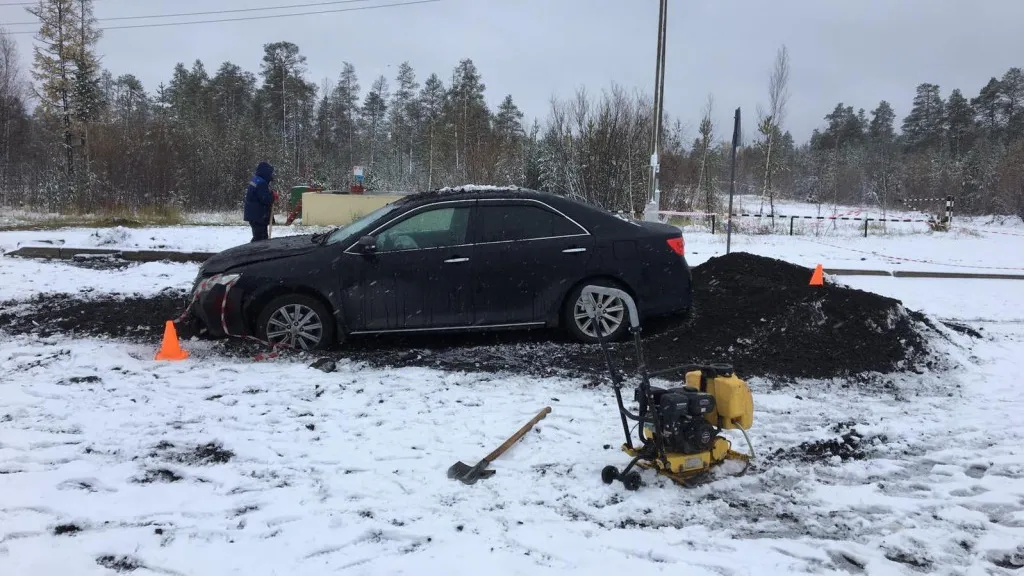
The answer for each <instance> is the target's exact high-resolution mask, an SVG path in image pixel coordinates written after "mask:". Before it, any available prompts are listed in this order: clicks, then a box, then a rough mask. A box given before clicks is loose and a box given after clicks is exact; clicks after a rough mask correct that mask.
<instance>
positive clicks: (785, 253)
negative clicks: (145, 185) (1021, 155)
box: [0, 226, 1024, 576]
mask: <svg viewBox="0 0 1024 576" xmlns="http://www.w3.org/2000/svg"><path fill="white" fill-rule="evenodd" d="M281 230H282V231H283V228H281ZM301 231H302V230H301V229H296V230H295V232H296V233H298V232H301ZM999 231H1009V232H1014V233H1019V234H1024V229H1021V228H1016V229H1015V228H1011V227H1003V228H1000V229H999ZM92 232H93V231H92V230H58V231H46V232H38V233H26V232H2V233H0V248H2V249H3V250H5V251H6V250H11V249H13V248H15V247H17V245H18V244H19V243H26V242H35V241H39V240H64V241H65V242H67V244H68V245H72V244H73V245H76V246H80V245H99V244H98V243H101V242H106V243H105V244H103V245H123V246H126V247H128V246H131V247H145V248H158V247H159V246H156V245H154V244H163V245H164V247H174V248H184V249H191V250H209V249H221V248H226V247H228V246H230V245H232V244H237V243H242V242H245V241H247V240H248V231H247V229H244V228H241V227H237V228H235V227H226V226H218V227H209V228H198V227H187V228H178V229H152V230H128V231H124V232H121V231H116V230H101V231H99V234H98V236H95V237H94V236H92ZM954 234H956V233H954ZM812 239H813V240H815V241H818V240H822V241H825V240H826V239H825V238H809V237H804V238H798V237H793V238H789V237H786V236H760V235H759V236H747V237H739V238H736V237H734V239H733V248H734V250H745V251H751V252H755V253H759V254H764V255H767V256H773V257H777V258H783V259H786V260H790V261H793V262H797V263H800V264H804V265H814V264H816V263H817V262H819V261H821V262H822V263H823V264H825V265H827V266H834V267H839V266H842V267H853V266H854V265H857V264H858V263H859V264H860V265H861V266H862V267H865V268H868V267H884V268H886V269H892V268H894V267H895V266H897V264H896V263H895V262H892V261H889V260H886V259H885V258H883V257H881V256H878V255H870V254H857V253H854V252H850V249H851V248H855V249H858V250H862V251H865V252H871V251H878V252H882V251H884V252H885V253H886V254H887V255H891V256H907V255H910V256H912V257H915V258H917V259H926V260H932V261H935V262H943V263H952V264H958V265H964V264H966V265H972V266H978V267H980V266H999V267H1014V266H1024V262H1022V259H1021V256H1020V255H1021V254H1024V251H1021V248H1024V246H1022V245H1021V244H1020V243H1021V242H1022V240H1020V239H1019V238H1018V237H1016V236H1012V235H1002V234H998V235H997V234H987V235H986V234H983V235H982V236H980V237H976V236H973V235H970V234H964V235H963V236H962V237H960V238H957V237H955V236H954V235H952V234H951V235H939V234H934V235H920V236H912V237H895V236H894V237H887V238H885V239H880V238H868V239H866V240H865V239H857V238H856V236H855V235H850V236H849V237H843V238H841V239H837V238H832V241H834V242H830V243H834V244H835V246H838V247H839V248H830V247H827V246H822V245H821V244H813V243H810V242H809V241H810V240H812ZM110 240H113V243H110V242H109V241H110ZM88 242H96V243H97V244H87V243H88ZM737 242H740V243H737ZM963 242H971V244H970V245H968V246H963V247H958V246H960V244H961V243H963ZM687 249H688V252H689V253H690V254H691V256H690V258H691V261H692V262H693V263H694V264H698V263H700V262H702V261H704V260H706V259H707V258H709V257H711V256H713V255H715V254H718V253H724V237H723V236H721V235H718V236H717V237H711V235H710V234H706V235H701V234H688V235H687ZM861 257H864V258H867V259H866V260H860V258H861ZM899 266H905V267H907V268H911V265H910V264H899ZM196 267H197V266H196V265H194V264H167V263H153V264H143V265H138V266H132V267H129V268H126V269H123V270H91V269H86V268H82V267H78V266H74V265H71V264H64V263H47V262H37V261H30V260H20V259H15V258H11V257H9V256H4V255H0V277H2V278H3V282H2V283H0V300H5V299H8V298H27V297H29V296H32V295H35V294H38V293H41V292H54V291H60V292H78V291H82V290H87V291H92V292H93V293H132V292H143V293H155V292H158V291H160V290H162V289H165V288H167V287H187V286H188V284H189V283H190V282H191V280H192V278H193V276H194V274H195V271H196ZM913 269H926V268H925V266H924V265H923V264H919V263H914V264H913ZM936 269H942V270H947V269H949V268H947V267H940V268H936ZM841 280H842V282H843V283H845V284H849V285H851V286H853V287H856V288H862V289H867V290H871V291H875V292H879V293H881V294H886V295H891V296H894V297H897V298H900V299H903V300H904V301H905V302H906V303H907V304H908V305H909V306H910V307H911V308H916V309H921V310H923V311H924V312H926V313H928V314H930V315H933V316H936V317H940V318H946V319H959V320H962V321H964V323H966V324H968V325H970V326H972V327H974V328H975V329H979V330H981V332H982V334H983V338H982V339H981V340H977V341H972V340H970V339H969V338H968V337H967V336H964V335H961V334H958V333H956V332H952V331H950V332H949V334H948V337H949V342H947V343H945V344H944V346H946V347H947V348H948V349H949V350H950V351H951V353H953V354H954V355H955V357H956V358H957V359H959V360H960V361H961V362H962V363H963V365H964V368H963V369H962V370H959V371H956V372H952V373H925V374H909V375H901V376H893V377H889V378H884V379H883V381H882V383H881V385H880V384H879V383H878V382H862V381H859V380H854V381H845V380H840V379H836V380H833V381H805V382H798V383H781V382H771V381H767V380H764V379H758V378H755V379H752V380H751V382H750V383H751V386H752V388H753V390H754V394H755V410H756V413H755V424H754V428H753V429H752V430H751V432H750V434H751V439H752V441H753V443H754V448H755V452H756V456H757V457H756V465H755V466H754V468H753V469H752V470H750V471H748V473H747V474H746V475H745V476H743V477H737V478H723V479H721V480H718V481H717V482H714V483H711V484H709V485H705V486H702V487H700V488H697V489H693V490H685V489H682V488H678V487H675V486H673V485H670V484H668V483H666V482H665V481H663V480H661V479H659V478H658V477H657V476H655V475H654V474H652V473H649V472H647V473H644V481H645V485H644V486H643V487H642V488H641V489H640V490H639V491H637V492H627V491H625V490H624V489H623V488H622V486H621V484H613V485H611V486H607V485H604V484H603V483H602V482H601V480H600V471H601V468H602V467H603V466H605V465H607V464H614V465H618V466H622V465H624V464H625V463H626V462H627V460H628V459H627V457H626V455H625V454H623V453H622V452H620V451H619V450H618V446H619V445H620V444H621V442H622V430H621V426H620V424H619V421H618V418H617V414H616V412H615V404H614V396H613V394H612V392H611V390H609V389H607V388H597V389H594V388H587V387H584V385H583V382H579V381H574V380H569V379H537V378H527V377H523V376H519V375H515V374H502V375H492V374H473V373H449V372H441V371H435V370H427V369H413V368H406V369H389V370H380V369H372V368H367V367H365V366H362V365H358V364H347V363H341V364H339V365H338V369H337V371H336V372H333V373H324V372H321V371H319V370H315V369H312V368H309V367H308V364H309V363H310V362H311V359H310V358H305V359H291V358H289V357H284V358H281V359H278V360H275V361H270V362H267V361H262V362H257V361H255V360H244V359H243V360H239V359H230V358H225V357H223V356H220V355H217V354H215V353H214V352H212V347H211V346H209V345H208V344H205V343H193V342H186V343H184V345H185V347H186V348H187V349H188V350H190V352H191V354H192V357H191V358H190V359H189V360H186V361H184V362H180V363H158V362H154V361H153V354H154V352H155V350H154V349H153V347H152V346H150V345H146V344H140V343H135V342H109V341H98V340H83V339H70V338H66V337H53V338H49V339H38V338H29V337H21V336H18V337H15V336H11V335H9V334H5V333H4V332H3V327H0V374H2V375H3V376H2V378H0V574H4V575H6V574H13V575H18V576H21V575H26V576H27V575H32V576H36V575H39V576H46V575H51V574H52V575H60V576H65V575H67V574H69V573H70V574H76V575H78V574H82V575H88V574H97V575H100V574H113V573H115V572H114V569H115V568H121V569H127V568H131V567H135V568H136V569H135V570H134V572H132V573H133V574H151V573H153V574H155V573H160V574H188V575H206V574H209V575H211V576H212V575H216V576H222V575H224V574H236V573H237V574H248V575H251V574H268V575H269V574H288V575H305V574H324V573H327V572H342V573H350V574H375V575H376V574H417V575H419V574H445V575H446V576H448V575H462V574H467V575H468V574H481V573H487V574H531V575H533V574H586V575H601V574H619V573H624V572H627V571H628V573H650V574H680V573H685V574H695V575H696V574H709V575H719V576H720V575H729V576H734V575H735V576H738V575H743V574H750V575H758V576H762V575H774V574H861V573H863V574H869V575H872V576H873V575H887V574H893V575H896V574H921V573H931V574H949V575H953V574H958V575H959V574H962V575H979V576H980V575H989V574H1016V573H1019V572H1020V569H1019V567H1020V566H1021V565H1022V564H1024V427H1022V426H1021V422H1022V420H1021V416H1020V415H1021V414H1024V387H1022V386H1021V385H1020V384H1019V382H1018V380H1019V378H1017V376H1016V375H1017V374H1018V373H1019V372H1020V371H1021V370H1022V368H1024V360H1022V358H1024V312H1022V311H1024V283H1022V282H1020V281H992V280H985V281H966V280H910V279H901V278H867V277H844V278H842V279H841ZM538 361H543V359H538ZM544 406H551V407H552V409H553V411H552V412H551V414H549V415H548V416H547V418H546V419H544V420H542V421H541V422H540V424H539V425H538V426H537V427H536V431H535V432H531V433H530V434H528V435H527V436H526V437H525V438H524V439H523V440H522V441H520V443H519V444H517V445H516V446H515V447H513V448H512V449H511V450H509V451H508V452H507V453H506V454H505V455H503V456H502V457H501V458H500V459H498V460H497V461H496V462H495V463H494V464H493V465H492V468H494V469H495V470H497V474H496V475H495V476H494V477H492V478H489V479H486V480H482V481H480V482H479V483H477V484H476V485H473V486H465V485H463V484H461V483H459V482H455V481H452V480H449V479H447V478H446V476H445V472H446V470H447V468H448V467H449V466H450V465H451V464H452V463H454V462H455V461H457V460H462V461H463V462H467V463H470V464H473V463H476V461H478V460H479V459H480V458H481V457H483V456H484V455H485V454H487V453H488V452H490V451H491V450H492V449H493V448H494V447H496V446H497V445H499V444H500V443H501V442H503V441H504V440H505V439H506V438H507V437H508V436H509V435H511V434H512V433H513V432H514V431H515V430H516V429H518V428H519V427H520V426H521V425H522V424H523V423H525V422H526V421H527V420H529V419H530V418H531V417H533V415H535V414H536V413H537V412H538V411H539V410H540V409H541V408H543V407H544ZM854 430H855V431H856V435H850V433H851V432H852V431H854ZM844 434H845V435H847V438H848V439H850V440H849V442H852V444H851V443H847V444H846V445H845V446H844V447H842V449H840V450H835V449H834V447H833V451H837V452H839V453H843V454H846V453H849V454H851V455H854V456H857V457H858V458H853V459H846V460H844V459H842V458H840V457H839V456H834V457H828V455H827V454H828V453H829V450H825V452H826V455H825V456H824V457H823V456H820V455H819V454H818V452H819V451H820V450H821V447H823V446H827V445H826V444H823V443H824V442H826V441H830V440H835V441H840V442H841V441H842V436H843V435H844ZM730 438H732V439H733V440H734V442H735V443H736V447H737V449H740V450H743V449H744V448H745V445H744V443H743V440H742V436H737V435H730ZM857 438H860V441H859V443H858V442H856V440H857ZM803 443H816V444H813V445H810V446H803V447H801V445H802V444H803ZM858 444H859V445H858ZM847 449H848V451H847Z"/></svg>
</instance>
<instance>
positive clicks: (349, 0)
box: [7, 0, 371, 26]
mask: <svg viewBox="0 0 1024 576" xmlns="http://www.w3.org/2000/svg"><path fill="white" fill-rule="evenodd" d="M370 1H371V0H331V1H330V2H313V3H310V4H289V5H285V6H267V7H265V8H234V9H231V10H212V11H209V12H182V13H179V14H151V15H149V16H112V17H110V18H98V19H97V20H96V21H97V22H112V21H115V20H146V19H149V18H180V17H183V16H209V15H211V14H237V13H238V12H263V11H265V10H288V9H292V8H309V7H311V6H329V5H333V4H355V3H358V2H370ZM7 25H8V26H38V25H39V21H38V20H35V21H32V22H10V23H8V24H7Z"/></svg>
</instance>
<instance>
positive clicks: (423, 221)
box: [377, 206, 470, 252]
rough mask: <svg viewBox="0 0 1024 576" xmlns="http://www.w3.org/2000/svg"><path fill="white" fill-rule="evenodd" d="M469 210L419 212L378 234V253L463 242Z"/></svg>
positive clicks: (453, 208) (454, 209)
mask: <svg viewBox="0 0 1024 576" xmlns="http://www.w3.org/2000/svg"><path fill="white" fill-rule="evenodd" d="M469 211H470V209H469V207H468V206H464V207H448V208H435V209H433V210H425V211H423V212H419V213H417V214H415V215H413V216H410V217H409V218H406V219H405V220H402V221H400V222H398V223H397V224H394V225H393V226H391V227H389V228H386V229H385V230H383V231H382V232H380V233H379V234H378V235H377V251H378V252H396V251H399V250H422V249H425V248H444V247H446V246H458V245H460V244H465V243H466V232H467V230H468V228H469Z"/></svg>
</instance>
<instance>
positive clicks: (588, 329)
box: [565, 281, 629, 344]
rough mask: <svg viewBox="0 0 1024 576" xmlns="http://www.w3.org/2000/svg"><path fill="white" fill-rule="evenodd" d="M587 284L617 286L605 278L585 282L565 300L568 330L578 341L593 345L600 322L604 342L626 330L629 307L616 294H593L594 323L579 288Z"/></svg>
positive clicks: (581, 289) (613, 340)
mask: <svg viewBox="0 0 1024 576" xmlns="http://www.w3.org/2000/svg"><path fill="white" fill-rule="evenodd" d="M588 284H592V285H595V286H603V287H607V288H619V289H621V287H620V286H617V285H615V284H613V283H611V282H608V281H597V282H585V283H583V284H582V285H580V286H579V287H578V288H576V289H575V290H573V292H572V294H571V295H570V296H569V298H568V300H567V301H566V310H565V325H566V327H567V328H568V330H569V333H570V334H571V335H572V336H573V338H575V339H576V340H578V341H580V342H585V343H588V344H594V343H597V342H600V340H598V336H597V328H598V324H599V323H600V328H601V336H602V337H603V338H604V340H605V341H606V342H615V341H618V340H619V339H621V338H622V336H623V335H624V334H625V333H626V331H627V330H628V329H629V310H628V309H627V308H626V303H625V302H624V301H623V300H622V299H621V298H619V297H617V296H606V295H603V294H595V295H594V299H595V301H596V303H597V310H598V319H597V322H595V321H594V319H593V318H591V317H590V316H589V314H588V312H587V300H588V296H585V295H584V294H583V288H584V287H586V286H587V285H588Z"/></svg>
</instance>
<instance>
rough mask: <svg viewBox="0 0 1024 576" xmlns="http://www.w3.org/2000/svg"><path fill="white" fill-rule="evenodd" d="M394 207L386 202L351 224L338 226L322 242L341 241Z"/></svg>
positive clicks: (395, 206)
mask: <svg viewBox="0 0 1024 576" xmlns="http://www.w3.org/2000/svg"><path fill="white" fill-rule="evenodd" d="M396 208H398V206H397V205H396V204H394V203H392V204H388V205H386V206H381V207H380V208H377V209H376V210H374V211H373V212H370V213H369V214H367V215H366V216H363V217H362V218H360V219H358V220H356V221H355V222H352V223H351V224H348V225H346V226H342V227H340V228H335V229H334V230H333V231H331V233H330V234H329V235H328V236H327V240H326V241H325V242H324V244H337V243H338V242H341V241H342V240H344V239H345V238H348V237H349V236H351V235H353V234H355V233H356V232H358V231H359V230H360V229H362V228H363V227H365V226H366V225H367V224H369V223H370V222H373V221H374V220H376V219H378V218H380V217H381V216H383V215H385V214H387V213H389V212H392V211H393V210H395V209H396Z"/></svg>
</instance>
